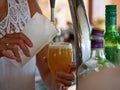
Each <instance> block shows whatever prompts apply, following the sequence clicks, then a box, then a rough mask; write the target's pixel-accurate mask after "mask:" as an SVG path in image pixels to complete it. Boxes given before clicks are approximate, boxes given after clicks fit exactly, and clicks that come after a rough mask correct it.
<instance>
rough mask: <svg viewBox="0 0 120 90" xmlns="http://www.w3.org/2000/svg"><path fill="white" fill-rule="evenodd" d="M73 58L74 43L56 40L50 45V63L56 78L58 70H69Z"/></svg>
mask: <svg viewBox="0 0 120 90" xmlns="http://www.w3.org/2000/svg"><path fill="white" fill-rule="evenodd" d="M72 60H73V50H72V44H70V43H67V42H55V43H52V44H50V45H49V53H48V65H49V68H50V70H51V73H52V75H53V78H54V79H55V78H56V73H57V72H69V71H70V70H69V69H70V68H69V63H70V62H72Z"/></svg>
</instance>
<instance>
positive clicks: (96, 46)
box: [91, 39, 105, 58]
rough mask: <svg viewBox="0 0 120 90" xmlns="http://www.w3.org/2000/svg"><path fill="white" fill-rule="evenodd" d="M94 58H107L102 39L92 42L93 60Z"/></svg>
mask: <svg viewBox="0 0 120 90" xmlns="http://www.w3.org/2000/svg"><path fill="white" fill-rule="evenodd" d="M92 57H100V58H105V54H104V46H103V40H102V39H95V40H94V39H93V40H91V58H92Z"/></svg>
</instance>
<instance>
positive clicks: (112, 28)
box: [104, 5, 120, 65]
mask: <svg viewBox="0 0 120 90" xmlns="http://www.w3.org/2000/svg"><path fill="white" fill-rule="evenodd" d="M105 18H106V20H105V26H106V32H105V36H104V49H105V53H106V58H107V59H108V60H110V61H111V62H112V63H113V64H115V65H116V64H117V63H119V62H120V43H119V41H120V40H119V38H120V37H119V33H118V30H117V6H116V5H106V10H105Z"/></svg>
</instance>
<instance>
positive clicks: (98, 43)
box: [91, 40, 103, 48]
mask: <svg viewBox="0 0 120 90" xmlns="http://www.w3.org/2000/svg"><path fill="white" fill-rule="evenodd" d="M91 48H103V40H91Z"/></svg>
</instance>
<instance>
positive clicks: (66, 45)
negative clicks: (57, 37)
mask: <svg viewBox="0 0 120 90" xmlns="http://www.w3.org/2000/svg"><path fill="white" fill-rule="evenodd" d="M49 47H50V48H68V49H72V44H71V43H67V42H53V43H51V44H50V45H49Z"/></svg>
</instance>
